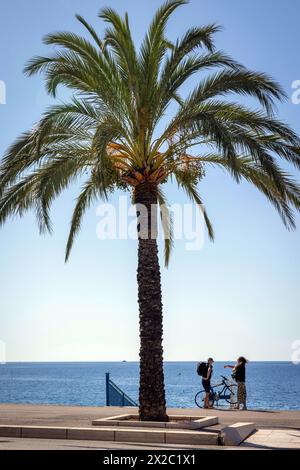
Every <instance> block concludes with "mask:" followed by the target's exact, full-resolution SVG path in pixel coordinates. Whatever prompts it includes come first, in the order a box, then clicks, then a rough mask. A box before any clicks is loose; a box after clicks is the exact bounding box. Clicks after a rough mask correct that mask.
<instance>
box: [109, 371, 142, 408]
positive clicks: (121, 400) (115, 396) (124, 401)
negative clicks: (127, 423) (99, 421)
mask: <svg viewBox="0 0 300 470" xmlns="http://www.w3.org/2000/svg"><path fill="white" fill-rule="evenodd" d="M105 385H106V406H138V405H137V403H135V401H133V400H132V399H131V398H130V397H129V396H128V395H127V394H126V393H125V392H123V390H121V389H120V388H119V387H118V386H117V385H116V384H115V383H114V382H113V381H112V380H110V378H109V372H106V374H105Z"/></svg>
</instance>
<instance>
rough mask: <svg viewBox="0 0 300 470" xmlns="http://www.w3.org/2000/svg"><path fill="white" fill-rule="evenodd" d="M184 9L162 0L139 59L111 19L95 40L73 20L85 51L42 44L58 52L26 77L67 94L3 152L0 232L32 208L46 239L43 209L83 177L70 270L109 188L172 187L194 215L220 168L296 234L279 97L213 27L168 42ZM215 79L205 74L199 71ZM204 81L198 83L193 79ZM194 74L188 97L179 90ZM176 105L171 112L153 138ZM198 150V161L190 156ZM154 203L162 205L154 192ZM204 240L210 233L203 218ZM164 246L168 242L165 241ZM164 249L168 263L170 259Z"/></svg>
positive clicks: (291, 142)
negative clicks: (219, 40)
mask: <svg viewBox="0 0 300 470" xmlns="http://www.w3.org/2000/svg"><path fill="white" fill-rule="evenodd" d="M184 3H187V2H186V1H184V0H169V1H167V2H166V3H164V4H163V5H162V6H161V8H160V9H159V10H158V11H157V13H156V15H155V17H154V19H153V21H152V23H151V25H150V27H149V30H148V31H147V34H146V36H145V39H144V41H143V42H142V44H141V47H140V49H139V51H137V50H136V47H135V45H134V42H133V39H132V35H131V31H130V27H129V21H128V16H127V15H125V18H121V17H120V16H119V15H118V13H116V12H115V11H114V10H112V9H111V8H104V9H102V10H101V11H100V13H99V16H100V18H102V19H103V20H104V21H105V22H106V23H107V24H108V27H107V28H106V30H105V34H104V37H103V39H102V38H100V37H99V36H98V34H97V32H96V31H95V29H94V28H93V27H92V26H90V25H89V24H88V23H87V22H86V21H85V20H84V19H83V18H82V17H81V16H79V15H77V19H78V20H79V21H80V23H82V25H83V26H84V28H85V29H86V30H87V31H88V33H89V35H90V37H91V42H90V41H89V40H87V39H86V38H85V37H80V36H78V35H76V34H73V33H69V32H59V33H55V34H49V35H47V36H46V37H45V38H44V42H45V43H46V44H49V45H53V46H58V48H56V49H55V51H54V53H53V54H52V55H51V56H49V57H35V58H33V59H32V60H31V61H30V62H29V63H28V64H27V66H26V67H25V72H26V73H27V74H28V75H33V74H35V73H37V72H43V73H44V76H45V82H46V87H47V90H48V92H49V93H50V94H51V95H53V96H55V94H56V89H57V87H58V85H64V86H66V87H68V88H70V89H71V90H72V91H73V92H74V93H73V98H72V99H71V100H70V102H69V103H66V104H58V105H56V106H52V107H50V109H48V110H47V111H46V112H45V114H44V116H43V117H42V118H41V120H40V121H39V123H38V124H37V126H36V127H35V128H34V129H32V130H30V131H29V132H26V133H24V134H23V135H22V136H21V137H20V138H18V139H17V140H16V142H15V143H14V144H13V145H12V146H11V147H10V148H9V149H8V151H7V153H6V155H5V156H4V158H3V160H2V165H1V167H0V194H1V200H0V222H1V223H4V222H5V220H6V219H7V217H9V216H10V215H12V214H15V213H17V214H19V215H22V214H23V213H24V212H25V211H26V210H27V209H29V208H32V207H33V208H35V210H36V214H37V218H38V223H39V226H40V230H41V232H43V231H47V230H48V231H51V221H50V217H49V208H50V205H51V202H52V201H53V199H54V198H55V197H57V196H58V195H59V194H60V193H61V192H62V191H63V190H64V189H65V188H67V187H68V185H69V184H71V183H72V182H73V181H74V180H75V179H76V178H77V177H78V176H80V175H83V174H86V173H88V177H87V179H86V182H85V183H84V185H83V187H82V191H81V193H80V194H79V197H78V200H77V204H76V207H75V210H74V213H73V217H72V222H71V230H70V235H69V239H68V243H67V251H66V259H67V258H68V257H69V254H70V250H71V247H72V244H73V241H74V237H75V236H76V234H77V232H78V230H79V228H80V223H81V219H82V216H83V213H84V211H85V209H86V208H87V207H88V206H89V205H90V204H91V203H92V201H93V200H94V199H96V198H107V196H108V194H109V193H110V192H111V191H113V190H114V189H116V188H121V189H127V188H132V187H133V188H134V187H137V186H138V185H140V184H142V183H143V182H145V181H148V182H153V183H156V184H162V183H165V182H166V181H167V180H168V179H169V178H170V177H171V176H174V178H175V180H176V181H177V183H178V185H179V186H180V187H181V188H183V189H184V190H185V191H186V193H187V194H188V196H189V197H190V198H191V199H192V200H193V201H195V202H197V203H199V204H201V203H202V200H201V198H200V196H199V193H198V190H197V184H198V182H199V181H200V180H201V178H202V177H203V176H204V168H205V166H207V165H214V166H219V167H222V168H225V170H227V171H228V172H229V173H230V174H231V176H233V178H234V179H235V180H236V181H237V182H239V181H240V180H241V179H246V180H248V181H249V182H251V183H252V184H253V185H255V186H256V187H257V188H258V189H259V190H260V191H261V192H262V193H263V194H264V195H265V196H266V197H267V198H268V199H269V200H270V201H271V202H272V203H273V204H274V205H275V207H276V209H277V210H278V211H279V213H280V215H281V217H282V219H283V221H284V223H285V224H286V225H287V226H288V227H294V219H293V210H292V209H293V208H295V209H297V210H299V208H300V189H299V186H298V185H297V184H296V182H295V181H294V180H293V178H292V177H291V176H290V175H289V174H288V173H287V172H286V171H283V170H282V169H281V168H280V167H279V165H278V159H279V158H282V159H284V160H287V161H288V162H290V163H292V164H293V165H294V166H296V167H297V168H299V167H300V150H299V147H300V139H299V137H298V136H297V135H296V134H295V133H294V132H293V131H292V130H291V129H290V128H289V127H288V126H287V125H285V124H284V123H282V122H280V121H279V120H278V119H276V118H275V117H274V114H273V104H274V100H275V99H279V100H281V99H283V98H284V92H283V91H282V89H281V87H280V86H279V85H278V84H277V83H275V82H274V81H273V80H272V79H271V78H269V77H268V76H266V75H265V74H263V73H257V72H253V71H249V70H248V69H246V68H245V67H243V66H242V65H240V64H239V63H237V62H236V61H234V60H233V59H231V58H230V57H229V56H228V55H226V54H224V53H223V52H221V51H218V50H216V49H215V47H214V43H213V35H214V33H216V32H217V31H218V30H219V27H218V26H216V25H208V26H205V27H194V28H191V29H189V30H188V31H187V32H186V34H185V35H184V36H183V37H182V38H181V39H178V40H177V41H176V43H175V44H173V43H171V42H170V41H169V40H168V39H167V38H166V35H165V29H166V23H167V21H168V18H169V16H170V15H171V13H172V12H173V11H174V10H175V9H176V8H177V7H179V6H180V5H183V4H184ZM209 69H217V71H216V72H212V73H210V74H207V73H205V72H207V70H209ZM201 74H202V76H201ZM193 75H195V76H197V78H198V75H199V79H198V82H197V86H196V87H195V88H194V89H193V90H192V91H191V92H190V94H189V95H188V96H187V97H183V96H182V95H181V94H180V90H181V87H182V85H183V84H184V83H185V82H186V81H187V80H188V79H189V78H190V77H191V76H193ZM231 94H238V95H250V96H253V97H255V98H256V99H257V100H258V104H259V109H255V110H252V109H249V108H248V107H246V106H243V105H241V104H239V103H238V102H236V101H231V100H230V99H229V98H228V96H229V95H231ZM172 102H174V103H175V104H176V109H175V108H174V106H173V108H172V109H175V111H174V113H173V117H172V118H171V119H169V121H168V122H167V125H166V126H165V128H164V130H163V132H161V133H160V134H158V133H157V129H158V127H159V124H161V122H164V116H165V114H166V112H167V110H168V109H169V107H170V104H171V103H172ZM191 147H195V149H197V152H198V154H197V155H191V154H188V153H187V152H188V149H190V148H191ZM158 199H159V202H160V203H163V202H164V196H163V193H162V191H161V190H159V193H158ZM204 217H205V220H206V224H207V227H208V232H209V236H210V237H211V238H213V229H212V226H211V223H210V221H209V219H208V217H207V214H206V211H205V210H204ZM169 243H170V240H169ZM169 248H170V246H169V245H168V241H167V246H166V257H167V259H168V256H169Z"/></svg>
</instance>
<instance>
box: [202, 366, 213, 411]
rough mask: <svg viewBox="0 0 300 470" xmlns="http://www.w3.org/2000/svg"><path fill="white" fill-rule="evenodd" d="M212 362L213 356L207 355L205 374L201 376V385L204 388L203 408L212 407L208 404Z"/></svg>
mask: <svg viewBox="0 0 300 470" xmlns="http://www.w3.org/2000/svg"><path fill="white" fill-rule="evenodd" d="M213 363H214V360H213V358H212V357H209V358H208V359H207V373H206V375H205V376H202V385H203V388H204V390H205V399H204V408H213V407H212V406H209V394H210V380H211V377H212V373H213Z"/></svg>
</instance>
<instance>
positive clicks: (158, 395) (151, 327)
mask: <svg viewBox="0 0 300 470" xmlns="http://www.w3.org/2000/svg"><path fill="white" fill-rule="evenodd" d="M135 203H136V205H137V207H136V210H137V217H138V270H137V281H138V302H139V320H140V390H139V403H140V409H139V413H140V419H141V420H142V421H167V420H168V417H167V414H166V401H165V387H164V372H163V347H162V336H163V321H162V320H163V318H162V298H161V280H160V267H159V261H158V247H157V211H156V207H157V186H156V184H153V183H148V182H146V183H142V184H140V185H138V186H137V187H136V188H135ZM151 208H152V214H151ZM153 209H154V210H153Z"/></svg>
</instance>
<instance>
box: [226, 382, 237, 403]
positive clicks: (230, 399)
mask: <svg viewBox="0 0 300 470" xmlns="http://www.w3.org/2000/svg"><path fill="white" fill-rule="evenodd" d="M226 392H228V395H226V396H225V401H227V403H229V404H230V405H236V404H237V384H231V385H228V390H226Z"/></svg>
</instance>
